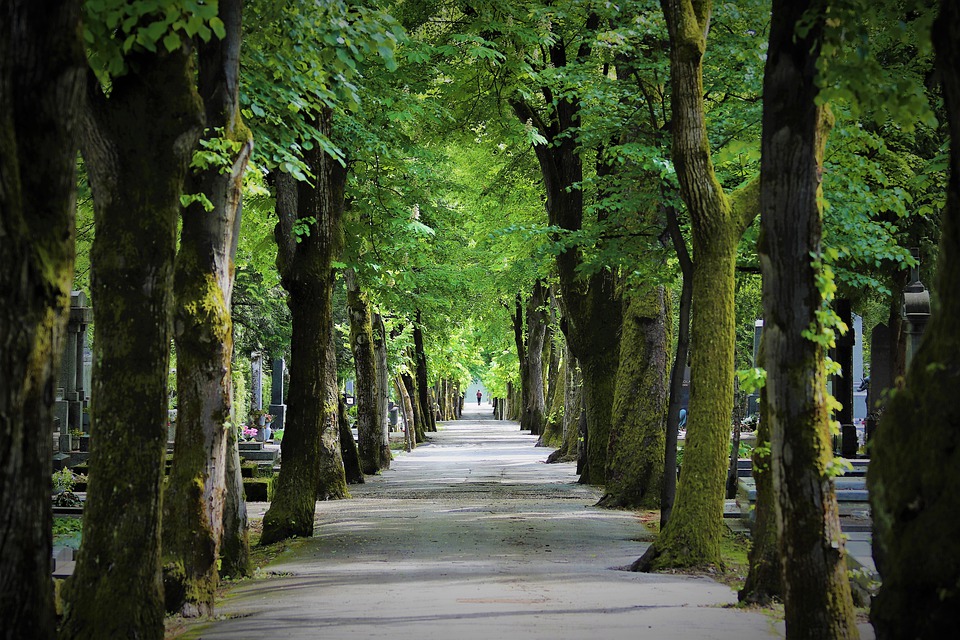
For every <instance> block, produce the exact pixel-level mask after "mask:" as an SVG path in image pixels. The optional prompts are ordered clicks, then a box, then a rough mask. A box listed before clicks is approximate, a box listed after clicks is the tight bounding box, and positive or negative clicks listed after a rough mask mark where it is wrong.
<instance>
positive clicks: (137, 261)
mask: <svg viewBox="0 0 960 640" xmlns="http://www.w3.org/2000/svg"><path fill="white" fill-rule="evenodd" d="M113 4H114V3H110V5H108V4H106V3H100V4H94V3H87V4H86V5H85V10H86V17H85V23H84V24H85V28H86V29H87V30H88V34H89V37H88V39H87V40H88V42H91V43H93V44H92V45H91V47H92V48H93V52H92V53H93V55H92V57H91V60H93V61H94V62H95V63H97V65H98V66H97V68H96V71H97V73H98V75H99V78H95V77H94V76H93V73H94V72H93V71H91V72H90V73H89V81H88V83H87V86H88V91H87V107H86V109H85V111H84V120H83V128H82V131H83V135H82V138H81V150H82V152H83V157H84V160H85V162H86V167H87V170H88V174H89V179H90V186H91V189H92V192H93V198H94V212H95V219H96V227H97V234H96V238H95V239H94V243H93V248H92V252H91V253H92V255H91V261H92V280H91V291H92V298H93V310H94V343H93V344H94V370H93V387H92V390H91V398H92V404H91V407H90V416H91V430H92V432H93V433H94V434H95V435H94V438H93V442H92V443H91V451H90V470H91V471H90V478H89V483H88V490H87V501H86V504H85V506H84V522H83V525H84V532H83V543H82V545H81V548H80V553H79V556H78V558H77V565H76V569H75V571H74V573H73V576H71V578H70V579H69V580H68V581H67V584H66V591H65V594H64V599H65V609H64V620H63V626H62V630H61V634H62V637H64V638H85V637H94V636H97V637H103V636H117V637H130V636H136V637H141V638H160V637H162V636H163V591H162V585H161V580H160V495H161V492H160V488H161V481H162V478H163V460H164V455H165V453H166V440H167V374H168V363H169V351H170V341H171V338H172V327H171V316H172V311H173V286H172V285H173V266H174V256H175V251H176V230H177V220H178V218H179V213H180V196H181V195H182V193H183V183H184V179H185V176H186V172H187V165H188V163H189V162H190V159H191V156H192V154H193V150H194V147H195V146H196V143H197V140H198V138H199V136H200V133H201V131H202V123H203V111H202V102H201V100H200V96H199V95H198V93H197V89H196V78H195V68H194V65H193V46H192V40H193V34H192V33H189V32H188V31H187V30H186V28H187V27H186V25H187V24H188V23H189V24H190V25H192V26H191V30H193V26H195V22H198V23H199V24H200V25H201V26H202V27H203V33H202V36H205V38H206V39H207V40H209V39H210V38H212V37H213V33H212V31H213V29H214V28H216V29H217V30H218V31H219V34H218V35H220V36H222V35H223V32H222V23H220V22H219V18H217V16H216V7H215V6H211V5H195V6H194V9H195V10H196V13H193V12H192V11H189V12H186V13H182V12H181V9H180V5H179V4H176V3H167V4H168V6H165V7H163V8H162V9H161V8H158V7H157V6H151V5H146V4H119V3H116V4H118V6H112V5H113ZM116 11H119V12H120V13H119V14H118V13H116ZM118 17H119V18H120V19H122V20H121V21H122V24H120V25H118V24H117V19H118ZM192 19H196V21H195V22H191V20H192ZM105 83H107V84H105ZM145 125H148V126H145ZM105 567H109V570H107V569H105Z"/></svg>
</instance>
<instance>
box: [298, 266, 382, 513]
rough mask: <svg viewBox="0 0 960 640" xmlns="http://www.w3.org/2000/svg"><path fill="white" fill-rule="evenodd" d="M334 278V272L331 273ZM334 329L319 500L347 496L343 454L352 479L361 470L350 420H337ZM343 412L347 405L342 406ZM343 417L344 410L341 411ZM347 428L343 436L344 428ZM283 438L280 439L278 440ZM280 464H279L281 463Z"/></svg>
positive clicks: (329, 354) (325, 397) (328, 360)
mask: <svg viewBox="0 0 960 640" xmlns="http://www.w3.org/2000/svg"><path fill="white" fill-rule="evenodd" d="M330 281H331V282H333V272H332V271H331V273H330ZM334 340H335V338H334V335H333V332H331V333H330V342H328V343H327V353H326V356H325V357H326V363H327V366H326V370H325V372H324V380H323V386H322V390H323V393H324V395H323V396H322V399H323V422H322V424H321V429H320V457H319V458H318V459H317V461H316V464H317V465H319V467H320V474H319V477H318V478H317V499H318V500H340V499H342V498H349V497H350V492H349V491H348V490H347V466H346V460H345V456H349V457H352V458H353V461H352V462H351V467H352V471H353V474H352V475H353V477H354V479H356V478H357V476H358V475H359V476H360V479H359V480H358V482H362V481H363V474H362V473H361V472H360V461H359V457H358V455H357V445H356V442H355V441H354V439H353V434H352V433H351V432H350V424H349V422H343V421H341V420H340V403H341V402H342V399H341V396H340V385H339V383H338V380H337V349H336V346H335V343H334ZM344 412H346V407H344ZM344 417H346V414H345V413H344ZM344 429H346V431H347V433H346V436H347V437H346V438H344V437H343V431H344ZM281 442H282V441H281ZM281 468H282V465H281Z"/></svg>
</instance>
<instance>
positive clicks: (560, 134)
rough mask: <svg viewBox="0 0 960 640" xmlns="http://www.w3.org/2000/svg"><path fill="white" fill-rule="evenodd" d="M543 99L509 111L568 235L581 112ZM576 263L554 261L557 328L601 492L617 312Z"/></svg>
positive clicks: (596, 279)
mask: <svg viewBox="0 0 960 640" xmlns="http://www.w3.org/2000/svg"><path fill="white" fill-rule="evenodd" d="M584 26H585V31H590V30H593V29H596V28H597V27H598V26H599V18H598V17H597V15H595V14H592V13H591V14H589V16H588V17H587V20H586V22H585V25H584ZM566 47H567V43H566V42H564V40H563V39H559V40H558V41H557V42H556V43H555V44H553V45H552V46H551V47H550V48H549V50H548V55H549V57H550V62H551V63H552V64H553V65H554V66H555V67H556V68H558V69H560V68H563V67H564V66H566V64H567V52H566ZM590 50H591V48H590V44H589V38H587V39H585V40H584V41H583V42H582V44H581V45H580V47H579V48H578V50H577V52H576V56H575V61H576V62H583V61H585V60H586V59H587V57H588V56H589V55H590ZM544 94H545V96H544V97H545V99H546V103H547V104H548V105H550V107H549V109H548V110H547V111H546V112H545V113H543V114H541V113H538V112H537V111H536V110H534V109H533V108H532V107H531V105H530V104H529V103H527V102H523V101H520V100H511V102H510V106H511V108H512V109H513V112H514V114H515V115H516V116H517V118H518V119H519V120H520V121H521V122H522V123H524V124H527V123H530V124H532V125H533V126H535V127H536V128H537V130H538V132H539V133H540V134H541V135H542V136H543V137H544V138H545V140H546V142H545V143H543V144H535V145H534V152H535V153H536V156H537V160H538V162H539V165H540V172H541V174H542V176H543V182H544V189H545V191H546V200H547V201H546V208H547V214H548V217H549V222H550V224H551V225H556V226H558V227H560V228H561V229H564V230H566V231H574V232H575V231H579V230H580V229H581V228H582V226H583V191H582V190H581V187H580V183H581V182H582V181H583V165H582V161H581V158H580V156H579V152H578V148H577V145H578V142H577V135H576V132H577V130H578V129H579V127H580V105H579V102H578V98H577V97H576V96H575V95H572V94H570V95H567V96H565V97H564V98H555V97H554V96H553V95H552V92H551V91H550V90H549V88H546V87H545V88H544ZM581 262H582V258H581V254H580V251H579V249H578V248H577V247H570V248H568V249H567V250H566V251H564V252H561V253H560V254H558V255H557V270H558V272H559V276H560V292H561V300H562V305H563V315H564V320H565V322H564V323H563V327H562V328H563V331H564V335H565V336H566V338H567V343H568V345H569V346H570V349H571V351H573V353H574V355H575V356H576V357H577V359H578V361H579V363H580V368H581V373H582V376H583V394H584V400H585V405H586V415H587V433H588V434H589V436H588V438H587V441H586V452H587V462H586V464H585V465H582V467H583V468H582V474H581V477H580V481H581V482H584V483H591V484H598V485H602V484H604V482H605V480H606V478H605V477H604V474H605V472H606V468H607V450H608V446H607V445H608V441H609V429H610V416H611V409H612V407H613V393H614V387H615V384H614V383H615V378H616V370H617V365H618V362H619V361H618V357H619V351H620V342H619V332H620V326H621V316H622V306H621V301H620V298H619V296H618V294H617V290H616V283H615V276H614V274H613V273H611V272H609V271H606V270H603V271H601V272H599V273H596V274H594V275H592V276H589V277H587V278H584V277H583V276H582V275H581V273H580V271H579V269H578V267H579V266H580V264H581Z"/></svg>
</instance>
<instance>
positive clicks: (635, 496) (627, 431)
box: [600, 286, 670, 509]
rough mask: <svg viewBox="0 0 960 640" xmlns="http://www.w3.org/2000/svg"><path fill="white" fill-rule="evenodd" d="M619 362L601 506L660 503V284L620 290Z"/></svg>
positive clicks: (665, 331)
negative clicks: (625, 290)
mask: <svg viewBox="0 0 960 640" xmlns="http://www.w3.org/2000/svg"><path fill="white" fill-rule="evenodd" d="M624 298H625V304H626V308H625V309H624V318H623V332H622V334H621V337H620V367H619V368H618V369H617V386H616V391H615V393H614V396H613V420H612V426H611V429H610V444H609V447H610V451H609V452H608V454H607V473H606V477H607V484H606V495H604V497H603V498H602V499H601V501H600V503H601V504H602V505H603V506H609V507H631V508H649V509H655V508H657V507H658V506H659V504H660V489H661V483H662V482H663V452H664V447H665V436H666V432H665V422H666V417H667V397H668V392H667V369H668V365H667V360H668V359H669V357H670V354H669V352H670V326H669V324H668V322H669V320H668V317H669V315H670V314H669V306H670V305H669V298H668V294H667V292H666V291H665V289H664V288H663V287H651V286H648V287H646V288H644V289H639V290H634V291H631V292H628V293H625V294H624Z"/></svg>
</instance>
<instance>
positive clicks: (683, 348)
mask: <svg viewBox="0 0 960 640" xmlns="http://www.w3.org/2000/svg"><path fill="white" fill-rule="evenodd" d="M665 213H666V217H667V231H668V233H669V234H670V240H671V242H672V244H673V249H674V251H675V252H676V254H677V261H678V262H679V264H680V273H681V277H682V278H683V284H682V286H681V289H680V308H679V315H680V318H679V323H678V324H679V326H678V328H677V353H676V356H675V357H674V359H673V367H672V368H671V370H670V404H669V406H668V407H667V439H666V444H665V449H664V454H663V487H662V489H661V493H660V530H661V531H663V530H664V529H666V528H667V523H669V522H670V514H671V513H673V503H674V500H675V499H676V496H677V438H678V437H679V434H680V396H681V394H682V393H683V373H684V370H685V369H686V367H687V358H688V355H689V353H690V306H691V303H692V300H693V261H692V260H690V253H689V252H688V251H687V243H686V241H685V240H684V238H683V233H682V231H681V229H680V222H679V220H677V212H676V209H674V208H673V207H667V208H666V212H665Z"/></svg>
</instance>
